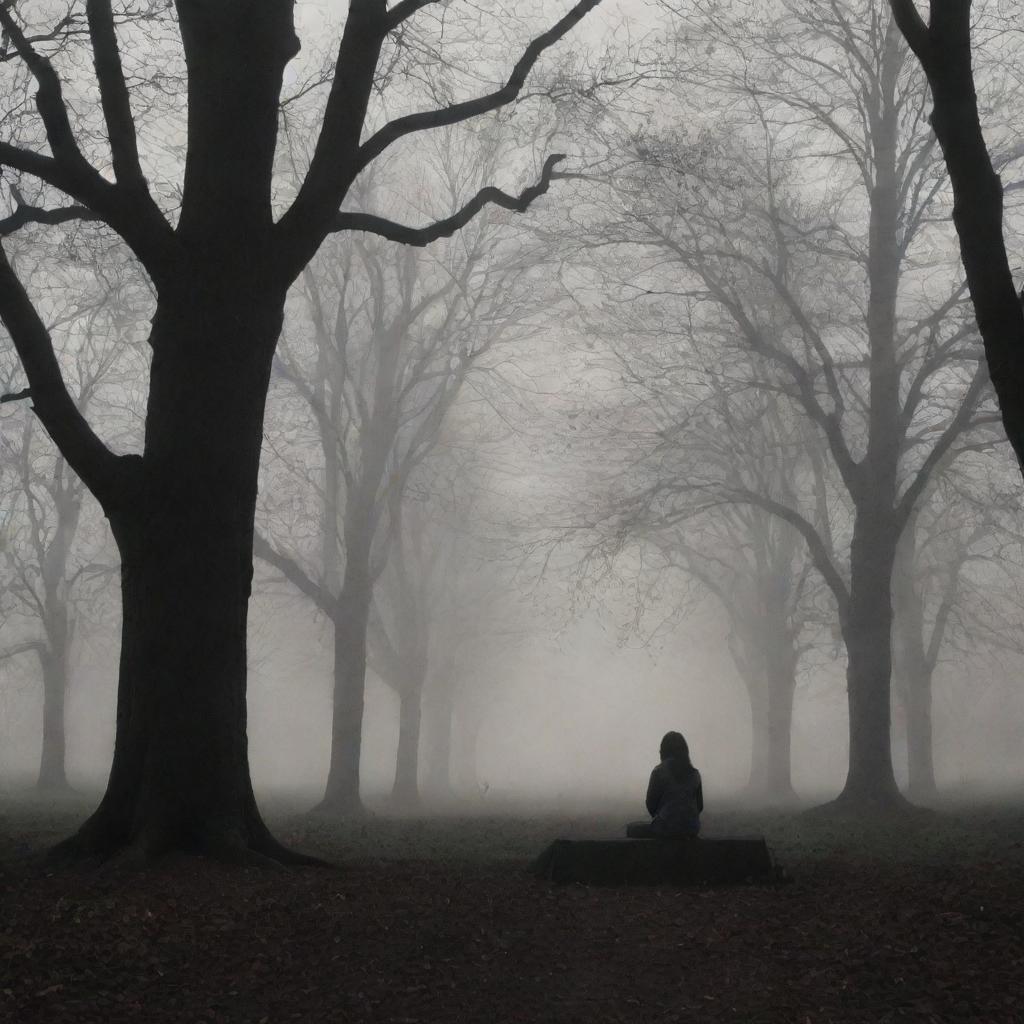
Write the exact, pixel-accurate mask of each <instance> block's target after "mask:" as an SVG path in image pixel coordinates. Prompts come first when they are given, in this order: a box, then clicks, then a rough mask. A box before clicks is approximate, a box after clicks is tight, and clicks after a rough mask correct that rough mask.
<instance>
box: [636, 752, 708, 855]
mask: <svg viewBox="0 0 1024 1024" xmlns="http://www.w3.org/2000/svg"><path fill="white" fill-rule="evenodd" d="M660 756H661V764H659V765H658V766H657V767H656V768H655V769H654V771H652V772H651V781H650V783H649V784H648V786H647V810H648V813H649V814H650V815H651V818H652V820H651V821H650V822H646V821H643V822H632V823H631V824H629V825H628V826H627V827H626V835H627V836H629V837H630V838H631V839H651V838H655V837H657V838H682V837H684V836H695V835H697V834H698V833H699V832H700V814H701V811H703V810H704V792H703V790H702V789H701V782H700V772H699V771H697V769H696V768H694V767H693V764H692V763H691V761H690V748H689V745H688V744H687V742H686V740H685V739H683V736H682V734H681V733H678V732H668V733H665V736H664V738H663V739H662V741H661V749H660Z"/></svg>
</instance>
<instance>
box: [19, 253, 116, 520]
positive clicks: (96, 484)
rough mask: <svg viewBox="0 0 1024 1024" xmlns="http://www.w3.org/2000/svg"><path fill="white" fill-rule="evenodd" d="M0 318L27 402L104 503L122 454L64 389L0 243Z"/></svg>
mask: <svg viewBox="0 0 1024 1024" xmlns="http://www.w3.org/2000/svg"><path fill="white" fill-rule="evenodd" d="M0 319H2V320H3V322H4V325H5V326H6V327H7V330H8V331H9V332H10V335H11V339H12V340H13V342H14V347H15V349H16V350H17V352H18V356H19V358H20V359H21V365H22V367H23V368H24V370H25V374H26V376H27V377H28V381H29V389H30V397H31V399H32V408H33V410H34V411H35V412H36V414H37V415H38V416H39V419H40V420H41V421H42V424H43V426H44V427H45V428H46V430H47V432H48V433H49V435H50V437H52V438H53V440H54V443H55V444H56V445H57V447H58V448H59V449H60V450H61V452H62V453H63V455H64V457H65V458H66V459H67V460H68V464H69V465H70V466H71V467H72V469H74V470H75V472H76V473H77V474H78V475H79V476H80V477H81V478H82V480H83V481H84V482H85V484H86V486H88V488H89V489H90V490H91V491H92V492H93V494H95V495H96V498H97V499H98V500H99V502H100V504H101V505H103V506H104V508H107V507H108V506H109V504H110V503H111V502H112V501H113V499H114V497H115V493H114V492H115V487H116V485H117V483H118V482H119V480H120V479H121V476H122V473H123V472H124V470H123V466H124V460H123V459H122V458H121V457H119V456H116V455H114V453H113V452H111V451H110V449H109V448H107V446H106V445H105V444H104V443H103V442H102V441H101V440H100V439H99V438H98V437H97V436H96V434H95V433H94V432H93V429H92V427H90V426H89V424H88V422H87V421H86V419H85V417H84V416H83V415H82V413H81V412H80V411H79V409H78V407H77V406H76V405H75V402H74V400H73V399H72V398H71V396H70V395H69V394H68V390H67V387H66V385H65V384H64V378H63V376H62V375H61V372H60V365H59V364H58V362H57V357H56V355H55V354H54V351H53V342H52V340H51V339H50V334H49V331H47V329H46V327H45V325H44V324H43V322H42V320H41V319H40V318H39V314H38V313H37V312H36V309H35V306H33V304H32V300H31V299H30V298H29V297H28V293H27V292H26V291H25V289H24V287H23V286H22V284H21V282H20V281H19V280H18V277H17V275H16V274H15V273H14V270H13V269H12V267H11V265H10V263H9V262H8V260H7V256H6V254H5V253H4V251H3V248H2V246H0Z"/></svg>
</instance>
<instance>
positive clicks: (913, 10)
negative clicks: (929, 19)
mask: <svg viewBox="0 0 1024 1024" xmlns="http://www.w3.org/2000/svg"><path fill="white" fill-rule="evenodd" d="M889 6H890V7H891V8H892V16H893V18H894V19H895V20H896V27H897V28H898V29H899V30H900V31H901V32H902V33H903V38H904V39H906V41H907V45H908V46H909V47H910V48H911V50H913V51H914V54H915V55H916V57H917V59H918V60H919V61H920V62H921V66H922V67H923V68H924V69H925V70H927V69H928V66H929V64H931V62H932V47H931V40H930V39H929V37H928V26H927V25H926V24H925V21H924V18H922V17H921V13H920V12H919V11H918V9H917V4H916V3H915V2H914V0H889Z"/></svg>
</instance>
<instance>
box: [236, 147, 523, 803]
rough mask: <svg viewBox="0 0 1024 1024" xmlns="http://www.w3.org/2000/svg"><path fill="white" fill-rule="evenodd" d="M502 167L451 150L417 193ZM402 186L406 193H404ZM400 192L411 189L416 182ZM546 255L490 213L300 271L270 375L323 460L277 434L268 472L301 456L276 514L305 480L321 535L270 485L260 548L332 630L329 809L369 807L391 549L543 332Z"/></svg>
mask: <svg viewBox="0 0 1024 1024" xmlns="http://www.w3.org/2000/svg"><path fill="white" fill-rule="evenodd" d="M479 141H480V140H477V142H479ZM501 155H502V150H501V149H500V148H499V147H497V146H496V145H494V142H493V140H491V141H490V142H488V141H487V140H486V139H485V140H483V149H482V152H481V149H480V148H479V147H478V146H476V145H473V143H472V142H470V143H468V144H465V145H461V146H460V145H459V144H458V142H457V140H454V139H452V138H450V137H449V138H447V139H444V140H443V141H442V142H441V144H440V145H439V146H438V149H437V151H436V153H435V154H434V156H433V159H432V160H429V161H425V165H424V173H425V174H426V175H427V181H426V184H425V185H420V187H421V188H422V189H423V191H424V193H427V192H428V190H429V189H430V187H431V185H433V186H434V187H440V189H442V190H443V192H444V193H445V194H455V193H458V192H460V191H462V190H464V189H465V188H466V187H467V185H468V183H469V182H471V181H474V180H477V179H479V178H480V177H485V178H486V177H488V176H489V175H490V174H491V173H492V172H493V171H495V170H496V165H497V164H498V162H499V160H500V158H501ZM430 169H436V173H435V174H429V170H430ZM381 187H382V188H383V187H385V186H381ZM391 187H392V188H394V189H395V190H396V191H397V190H398V188H399V184H398V183H396V184H394V185H392V186H391ZM401 187H403V188H404V190H405V191H406V192H407V193H408V192H410V191H413V190H414V186H413V185H412V184H411V183H408V182H406V183H402V186H401ZM424 202H429V197H428V195H426V194H424ZM538 258H539V254H538V253H537V250H536V244H535V243H529V242H528V241H527V240H524V239H523V238H521V237H517V236H516V234H514V233H513V232H511V231H510V229H509V225H508V224H505V223H503V222H502V221H501V219H500V218H495V217H492V216H490V215H489V213H486V212H485V213H484V214H482V215H481V216H480V217H478V218H477V219H476V220H475V221H474V223H473V224H472V225H470V226H469V227H467V228H466V229H465V230H464V231H463V232H462V233H461V235H460V236H459V237H458V238H457V239H455V240H453V241H452V242H450V243H447V244H440V243H438V244H437V245H435V246H433V247H431V249H430V250H428V251H426V252H422V253H420V252H417V251H416V250H414V249H405V250H403V249H401V248H399V247H398V246H395V245H393V244H389V243H386V242H380V243H374V242H372V241H370V240H358V241H354V242H350V243H349V244H347V245H346V244H344V243H337V244H334V245H330V246H325V248H324V250H323V251H322V252H321V254H320V256H319V257H318V258H317V260H316V261H315V262H314V263H313V264H312V265H311V266H310V267H309V268H307V269H306V271H304V274H303V281H302V292H303V295H304V298H305V306H306V308H305V310H303V311H302V313H301V314H300V313H299V311H298V310H295V311H294V312H295V316H294V317H291V316H290V317H289V324H288V326H287V327H286V329H285V332H284V335H283V339H282V343H281V346H280V350H279V354H278V356H277V359H276V362H275V367H276V374H277V376H278V378H279V379H280V383H281V385H282V388H284V389H286V390H287V391H289V392H291V393H293V394H295V395H297V396H298V397H299V399H300V400H301V403H302V404H303V405H305V406H306V409H305V411H304V413H302V414H300V422H304V421H308V420H310V419H311V421H312V425H313V426H312V434H313V439H312V440H313V446H312V451H313V452H315V455H312V454H311V450H310V447H309V445H308V443H307V438H306V436H305V432H303V431H301V430H300V431H298V433H297V438H296V440H297V444H286V443H285V442H284V439H283V438H278V431H277V430H276V429H273V428H274V426H275V425H274V424H272V429H271V431H270V434H269V436H270V438H271V440H272V445H271V446H272V449H273V450H274V451H275V452H276V458H272V461H271V463H269V464H268V468H269V469H270V470H271V471H273V469H274V463H275V462H276V461H280V459H284V460H285V461H286V462H287V461H288V460H289V459H290V460H291V463H292V472H291V474H290V475H291V478H292V480H293V483H292V484H291V486H289V485H288V484H287V483H286V482H285V481H286V480H287V478H288V475H289V474H288V473H287V469H286V467H281V468H282V469H285V470H286V473H285V475H281V474H280V473H278V474H277V475H278V476H280V482H279V483H278V484H277V487H276V490H277V492H278V495H279V499H278V504H279V505H282V506H290V505H291V503H292V502H293V500H294V493H295V484H294V481H295V480H296V479H297V480H298V481H299V482H300V485H305V486H304V487H303V490H307V491H308V490H310V489H312V490H313V492H314V494H315V497H314V499H313V502H312V505H311V506H310V507H311V509H315V512H314V513H313V516H312V519H313V523H312V524H310V523H308V522H307V521H305V520H303V521H302V522H300V523H298V524H294V525H295V526H297V527H298V528H297V529H294V528H293V529H291V530H288V529H285V528H283V527H285V523H286V520H287V518H288V514H287V510H286V509H285V508H283V507H282V508H280V509H279V510H278V514H275V512H274V510H273V508H272V507H271V505H270V504H269V503H271V502H273V500H274V488H273V487H271V488H270V489H269V493H268V503H267V504H268V507H267V515H266V516H265V517H263V518H264V520H265V522H266V524H267V528H266V530H261V531H260V532H259V533H258V536H257V540H256V548H255V550H256V554H257V556H258V557H259V558H261V559H263V560H264V561H265V562H267V563H268V564H270V565H272V566H274V567H275V568H277V569H278V570H279V571H280V572H281V573H282V574H283V575H284V576H285V578H287V579H289V580H291V581H292V582H293V583H294V584H295V585H296V586H297V587H298V588H299V589H300V591H301V592H302V593H304V594H305V595H307V596H309V597H311V598H312V599H313V600H314V602H315V604H316V606H317V607H318V609H319V610H320V611H321V612H322V613H323V614H324V615H325V616H327V618H328V620H329V621H330V623H331V626H332V630H333V633H334V701H333V713H332V738H331V762H330V769H329V772H328V778H327V784H326V788H325V793H324V799H323V802H322V805H321V808H322V809H323V810H325V811H332V812H335V813H348V812H351V811H353V810H355V809H357V808H358V806H359V802H360V797H359V762H360V753H361V736H362V728H363V705H364V693H365V685H366V665H367V628H368V624H369V616H370V610H371V607H372V602H373V593H374V587H375V585H376V582H377V580H378V579H379V577H380V575H381V573H382V572H383V571H384V568H385V566H386V565H387V562H388V559H389V558H390V555H391V551H392V548H393V546H394V544H395V543H396V542H398V541H401V546H402V550H403V551H404V550H405V549H407V548H408V547H409V545H410V543H411V540H410V539H409V538H404V539H402V538H401V531H400V527H399V524H400V522H401V519H402V508H403V503H404V499H405V494H406V490H407V487H408V484H409V480H410V478H411V477H412V476H413V474H415V473H416V472H417V470H418V468H419V467H421V466H422V464H423V462H424V460H425V459H427V458H428V457H429V456H430V455H431V453H432V452H433V451H434V449H435V447H436V446H437V444H438V442H439V440H440V438H441V436H442V430H443V427H444V424H445V419H446V417H447V415H448V412H449V410H450V409H451V408H452V406H453V404H454V403H455V402H456V401H457V400H458V398H459V395H460V393H461V392H462V390H463V388H464V387H465V386H466V383H467V381H468V380H469V379H470V378H471V376H472V375H479V374H481V373H483V372H484V371H485V370H486V368H487V366H488V364H489V362H490V361H492V360H493V359H495V358H500V353H501V352H502V351H504V346H506V345H507V344H508V343H509V342H511V341H515V340H522V339H523V338H524V337H527V336H529V335H530V334H531V333H533V332H534V331H535V329H536V328H535V316H536V313H537V312H538V309H540V308H543V302H542V300H541V291H542V288H541V281H540V278H539V275H538V274H536V273H535V272H534V271H535V267H536V263H537V260H538ZM281 428H283V430H284V432H285V435H286V436H287V435H288V434H292V433H295V422H294V413H293V414H292V415H291V416H289V417H288V418H286V419H285V420H284V421H283V422H282V423H281ZM286 449H288V451H286ZM289 451H290V455H289ZM311 458H312V459H313V460H314V462H313V464H312V465H311V464H310V459H311ZM271 479H273V477H271ZM310 528H311V529H312V530H314V531H315V532H316V533H317V534H318V535H319V537H320V538H321V540H320V544H319V545H318V546H317V547H313V548H311V547H310V545H309V544H308V542H306V538H305V537H304V534H305V533H307V531H308V529H310ZM289 533H291V534H292V536H291V537H289ZM303 548H305V550H303ZM399 556H400V557H401V552H400V553H399ZM407 625H408V628H409V629H410V631H412V632H411V633H410V636H409V637H402V638H396V639H395V644H396V645H397V646H398V647H399V648H401V649H404V648H405V646H406V645H407V644H411V643H414V634H415V632H416V621H415V616H413V617H411V618H410V619H409V620H408V623H407ZM420 660H421V659H418V658H417V659H413V661H411V662H409V663H408V664H407V665H406V666H405V667H404V668H403V669H402V671H399V672H396V673H392V674H389V675H388V676H386V677H385V678H386V680H387V681H389V682H392V683H394V684H395V686H396V692H398V693H399V694H400V695H402V694H406V693H409V691H410V687H411V686H412V681H411V676H410V673H412V672H414V671H415V665H416V664H418V663H419V662H420ZM418 700H419V698H418V695H417V693H416V692H412V693H410V694H409V699H408V700H406V701H404V702H403V708H404V712H405V714H406V715H407V716H408V715H409V714H411V713H412V709H413V708H415V707H417V706H418ZM417 714H418V712H417Z"/></svg>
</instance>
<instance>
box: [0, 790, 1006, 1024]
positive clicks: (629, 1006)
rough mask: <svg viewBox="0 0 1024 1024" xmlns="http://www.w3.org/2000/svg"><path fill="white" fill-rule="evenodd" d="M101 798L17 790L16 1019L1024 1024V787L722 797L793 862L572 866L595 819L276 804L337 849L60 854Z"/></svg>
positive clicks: (10, 809) (725, 829)
mask: <svg viewBox="0 0 1024 1024" xmlns="http://www.w3.org/2000/svg"><path fill="white" fill-rule="evenodd" d="M86 809H87V804H85V803H83V802H81V801H74V800H71V801H67V800H65V801H62V802H60V803H57V804H54V803H50V804H45V803H40V802H33V801H30V800H29V799H28V798H26V797H24V796H17V795H9V796H7V797H4V798H2V799H0V1021H3V1022H4V1024H51V1022H53V1024H56V1022H75V1024H92V1022H96V1024H120V1022H122V1021H138V1022H147V1024H172V1022H173V1024H201V1022H214V1024H216V1022H231V1024H236V1022H239V1024H240V1022H246V1024H249V1022H251V1024H260V1022H263V1024H277V1022H292V1021H301V1022H310V1024H321V1022H323V1024H330V1022H347V1021H352V1022H361V1021H367V1022H380V1024H446V1022H462V1021H465V1022H478V1021H479V1022H483V1024H506V1022H507V1024H512V1022H535V1021H536V1022H547V1021H551V1022H577V1021H578V1022H587V1024H614V1022H619V1021H623V1022H624V1021H630V1022H632V1021H637V1022H640V1021H643V1022H645V1024H650V1022H670V1021H695V1022H698V1021H699V1022H717V1021H741V1022H747V1024H757V1022H765V1024H767V1022H776V1021H777V1022H795V1024H826V1022H830V1021H857V1022H865V1024H869V1022H870V1024H881V1022H886V1021H930V1022H943V1024H944V1022H947V1021H976V1022H984V1024H998V1022H1003V1021H1006V1022H1010V1021H1021V1022H1024V804H1019V803H1018V804H1016V805H1014V804H994V803H989V804H976V805H973V806H968V805H966V804H959V805H950V806H947V807H946V808H945V809H944V810H942V811H941V812H938V813H935V814H926V815H921V816H915V817H912V818H910V819H906V820H893V821H876V822H874V823H872V824H865V823H864V822H857V821H851V820H844V821H838V820H835V819H829V818H820V817H813V816H812V817H808V816H801V815H795V814H786V815H782V814H774V815H770V814H764V813H761V814H758V813H756V812H752V811H741V810H738V809H733V810H722V811H719V812H717V813H716V812H714V811H712V812H710V813H708V814H707V815H706V816H705V830H706V832H707V833H708V834H737V833H740V834H751V833H761V834H764V835H765V836H766V837H767V838H768V841H769V844H770V846H771V847H772V849H773V851H774V853H775V855H776V857H777V859H778V861H779V862H780V863H781V864H782V865H783V866H784V867H785V868H786V871H787V873H788V875H789V876H790V877H791V880H790V881H787V882H783V883H780V884H775V885H763V886H747V885H741V886H732V887H728V888H712V889H708V888H692V889H679V888H671V887H669V888H591V887H584V886H578V885H571V886H562V887H559V886H553V885H551V884H550V883H548V882H543V881H540V880H537V879H535V878H533V877H531V876H530V875H528V874H527V872H526V870H525V869H526V866H527V864H528V863H529V861H530V859H531V858H532V857H533V856H534V855H535V854H537V853H538V852H539V851H540V850H541V849H542V848H543V847H544V846H545V845H546V844H547V843H548V842H549V841H550V840H551V839H553V838H555V837H558V836H563V837H582V836H607V835H613V834H615V833H616V832H617V831H618V828H619V825H620V823H621V820H622V819H623V818H624V817H625V816H627V814H628V808H625V809H622V808H614V807H608V808H604V809H602V810H600V811H595V812H593V813H592V814H590V815H588V816H586V817H582V816H575V817H570V816H568V815H565V814H559V813H555V812H549V813H546V814H545V813H539V812H537V811H535V810H534V811H532V812H530V813H527V812H526V811H524V810H523V809H522V808H518V809H516V808H509V809H508V811H509V813H508V814H507V815H506V816H496V815H493V814H491V815H488V816H484V815H482V814H475V815H462V816H454V815H449V816H446V817H443V818H417V817H404V818H401V817H394V816H388V815H387V814H386V813H385V812H384V810H383V809H382V810H381V812H380V813H378V814H376V815H374V816H373V817H369V818H367V819H366V820H363V821H352V822H348V823H334V824H329V823H327V822H325V821H323V820H317V819H314V818H310V817H308V816H302V815H300V814H298V813H297V808H295V807H290V806H288V805H283V804H280V803H279V804H270V805H269V809H268V819H269V820H270V821H271V823H272V824H273V826H274V827H275V829H276V832H277V834H278V835H279V836H280V837H281V838H283V839H284V840H285V841H287V842H288V843H290V844H292V845H294V846H296V847H298V848H300V849H304V850H306V851H307V852H312V853H316V854H318V855H320V856H321V857H325V858H329V859H330V860H332V861H334V862H336V864H337V865H338V867H337V868H335V869H329V870H328V869H301V870H291V871H281V872H274V871H268V870H266V869H264V870H257V869H239V868H230V867H226V866H223V865H219V864H214V863H210V862H207V861H203V860H201V859H198V858H192V857H185V856H180V857H168V858H165V859H164V860H163V861H160V862H158V863H156V864H155V865H153V866H150V867H147V868H144V869H141V870H138V869H136V870H134V871H130V872H129V871H126V870H125V869H117V868H106V869H102V868H101V869H95V868H92V869H88V870H83V869H81V868H79V869H74V870H68V869H64V870H53V869H51V868H48V867H41V866H40V863H39V861H38V859H37V858H35V857H34V854H37V853H38V852H40V851H42V850H45V849H46V848H47V846H48V845H49V844H51V843H52V842H54V841H55V840H57V839H59V838H60V837H62V836H63V835H66V834H67V833H68V832H69V831H70V830H71V829H72V828H73V827H74V825H75V823H76V822H77V821H78V820H80V819H81V816H82V814H83V813H84V812H85V810H86Z"/></svg>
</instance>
